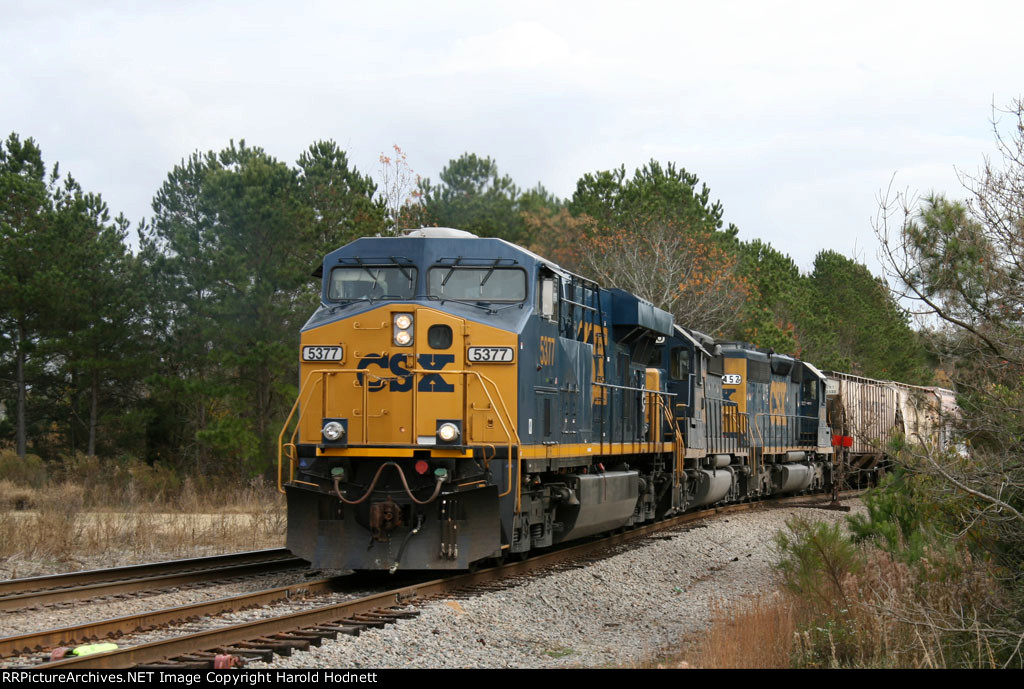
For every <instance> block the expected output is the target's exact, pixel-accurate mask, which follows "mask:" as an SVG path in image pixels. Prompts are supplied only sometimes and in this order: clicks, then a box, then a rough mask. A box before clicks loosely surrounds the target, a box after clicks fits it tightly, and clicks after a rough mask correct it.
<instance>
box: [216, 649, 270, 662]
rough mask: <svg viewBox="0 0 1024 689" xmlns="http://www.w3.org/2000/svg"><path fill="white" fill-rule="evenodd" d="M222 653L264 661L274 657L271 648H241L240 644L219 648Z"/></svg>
mask: <svg viewBox="0 0 1024 689" xmlns="http://www.w3.org/2000/svg"><path fill="white" fill-rule="evenodd" d="M220 651H221V652H222V653H230V654H231V655H236V656H241V657H243V658H259V659H260V660H262V661H263V662H264V663H269V662H270V661H271V660H273V659H274V650H273V649H271V648H241V647H240V646H226V647H224V648H221V649H220Z"/></svg>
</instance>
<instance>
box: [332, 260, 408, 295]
mask: <svg viewBox="0 0 1024 689" xmlns="http://www.w3.org/2000/svg"><path fill="white" fill-rule="evenodd" d="M415 293H416V269H415V268H413V267H408V266H402V267H399V266H358V267H355V266H353V267H349V266H340V267H338V268H334V269H333V270H332V271H331V282H330V285H329V286H328V290H327V298H328V299H331V300H333V301H341V300H346V299H369V300H373V299H410V298H412V296H413V295H414V294H415Z"/></svg>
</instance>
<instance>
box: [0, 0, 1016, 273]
mask: <svg viewBox="0 0 1024 689" xmlns="http://www.w3.org/2000/svg"><path fill="white" fill-rule="evenodd" d="M0 17H2V21H0V83H2V85H3V88H2V91H0V131H2V135H3V136H6V134H7V133H9V132H11V131H14V132H18V133H19V134H20V135H21V136H23V137H29V136H31V137H33V138H35V139H36V141H37V142H38V143H39V144H40V146H41V147H42V150H43V155H44V156H45V159H46V161H47V163H48V164H52V163H53V162H55V161H59V162H60V164H61V169H62V170H64V171H70V172H71V173H72V174H73V175H75V176H76V177H77V178H78V180H79V181H80V182H81V183H82V185H83V186H84V187H85V188H86V189H87V190H89V191H96V192H100V193H101V194H102V195H103V196H104V198H105V199H106V201H107V202H108V204H109V205H110V207H111V210H112V211H113V212H114V213H115V214H116V213H117V212H121V211H123V212H124V213H125V214H126V215H127V216H128V217H129V218H130V219H132V220H133V221H136V220H138V219H139V218H141V217H143V216H148V215H149V213H150V202H151V200H152V197H153V194H154V192H155V191H156V190H157V188H158V187H159V185H160V184H161V183H162V181H163V180H164V178H165V177H166V176H167V173H168V172H169V171H170V169H171V168H172V167H173V166H174V165H175V164H176V163H178V162H179V161H181V160H182V159H183V158H185V157H187V156H188V155H189V154H190V153H192V152H193V151H195V150H203V151H205V150H210V149H215V150H220V149H221V148H223V147H224V146H226V145H227V144H228V142H229V140H230V139H232V138H234V139H236V140H237V139H243V138H244V139H245V140H246V141H247V142H248V143H249V144H250V145H256V146H260V147H262V148H264V149H265V150H267V151H268V152H269V153H270V154H272V155H274V156H276V157H278V158H279V159H281V160H284V161H287V162H288V163H294V162H295V160H296V159H297V158H298V156H299V155H300V153H301V152H302V151H303V150H304V149H305V148H307V147H308V146H309V145H310V144H311V143H312V142H314V141H316V140H319V139H334V140H335V141H337V142H338V143H339V145H340V146H341V147H342V148H344V149H345V150H346V151H347V152H348V154H349V157H350V160H351V161H352V162H353V163H354V164H355V165H356V166H357V167H358V168H359V170H360V171H362V172H364V173H371V174H373V175H374V176H375V177H378V176H379V165H378V156H379V154H380V153H381V152H382V151H389V150H390V148H391V146H392V145H393V144H398V145H400V146H401V147H402V148H403V149H405V151H406V153H407V154H408V161H409V164H410V165H411V166H412V168H413V169H414V170H415V171H416V172H417V173H419V174H421V175H423V176H428V177H432V178H434V179H436V178H437V174H438V172H439V171H440V170H441V169H442V168H443V167H444V165H445V164H446V163H447V162H448V161H449V160H450V159H452V158H455V157H457V156H459V155H460V154H461V153H463V152H466V151H470V152H473V153H477V154H479V155H489V156H491V157H492V158H494V159H495V160H496V161H497V163H498V165H499V168H500V170H501V171H502V172H503V173H507V174H509V175H511V176H512V178H513V179H514V180H515V181H516V183H517V184H519V186H521V187H523V188H526V187H532V186H533V185H535V184H536V183H537V182H542V183H543V184H544V185H545V186H546V187H547V188H548V189H549V190H550V191H552V192H553V193H555V194H556V195H558V196H561V197H567V196H570V195H571V194H572V192H573V190H574V188H575V185H576V180H577V179H579V177H580V176H581V175H582V174H583V173H585V172H592V171H595V170H604V169H610V168H613V167H617V166H619V165H621V164H625V165H626V167H627V169H628V170H630V171H632V170H633V169H634V168H636V167H637V166H638V165H641V164H643V163H644V162H646V161H647V160H650V159H651V158H656V159H658V160H660V161H663V162H664V161H674V162H675V163H677V164H678V165H680V166H682V167H685V168H686V169H687V170H689V171H691V172H694V173H696V174H697V175H698V176H699V177H700V179H701V180H702V181H704V182H706V183H707V184H708V186H709V187H710V189H711V193H712V197H713V198H716V199H719V200H721V202H722V203H723V205H724V207H725V213H726V220H727V221H731V222H734V223H736V225H737V226H739V228H740V236H741V237H742V238H745V239H751V238H754V237H760V238H762V239H764V240H766V241H769V242H771V243H772V245H774V246H775V247H777V248H778V249H780V250H781V251H783V252H786V253H788V254H790V255H791V256H792V257H793V258H794V259H795V260H796V262H797V263H798V265H800V267H801V268H803V269H805V270H806V269H809V268H810V266H811V265H812V262H813V259H814V256H815V254H816V253H817V252H818V251H819V250H821V249H823V248H832V249H835V250H837V251H840V252H842V253H844V254H846V255H854V252H856V255H857V257H858V258H860V259H861V260H863V261H866V262H867V263H868V265H869V266H872V268H873V269H875V270H876V272H877V269H876V263H875V250H876V241H875V239H874V235H873V233H872V230H871V219H872V218H873V217H874V215H875V213H876V210H877V196H878V193H879V190H880V189H882V188H884V187H886V186H888V184H889V182H890V179H891V178H892V177H893V175H894V174H895V175H896V178H895V179H896V185H897V186H898V187H899V188H904V187H909V188H911V189H917V190H920V191H922V192H927V191H931V190H935V191H940V192H946V193H947V194H950V195H953V196H961V195H962V193H961V191H960V187H959V184H958V181H957V176H956V173H955V168H960V169H965V170H967V171H974V170H976V169H977V166H978V165H979V164H980V163H981V161H982V156H983V155H984V154H987V153H992V152H993V143H992V135H991V128H990V125H989V120H990V118H991V115H992V111H991V106H992V104H993V103H995V104H996V105H1006V104H1008V103H1009V102H1010V100H1011V99H1013V98H1015V97H1017V96H1020V95H1021V94H1024V78H1022V77H1024V59H1022V58H1024V49H1022V27H1024V3H1021V2H984V1H980V2H979V1H975V2H971V3H964V2H958V3H943V2H935V1H930V2H921V3H912V2H901V1H898V0H889V1H888V2H879V3H873V2H864V1H861V2H849V3H847V2H820V1H818V2H801V3H784V2H764V1H762V2H725V1H720V2H700V3H696V2H681V1H676V2H667V3H655V2H614V3H602V2H579V3H577V2H559V1H557V0H549V1H548V2H537V3H533V2H522V1H517V2H509V3H493V2H486V3H485V2H466V3H440V2H423V1H422V0H421V1H420V2H409V3H404V2H395V3H388V2H372V3H371V2H361V3H346V2H298V1H292V2H255V1H253V0H246V1H244V2H242V1H231V2H228V1H225V2H216V1H211V0H206V1H202V2H198V1H197V2H191V1H184V0H178V1H176V2H163V3H157V2H100V1H98V0H89V1H88V2H67V3H57V2H43V1H40V0H30V1H27V2H21V1H17V0H0Z"/></svg>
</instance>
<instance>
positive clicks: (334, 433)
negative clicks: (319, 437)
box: [322, 421, 345, 442]
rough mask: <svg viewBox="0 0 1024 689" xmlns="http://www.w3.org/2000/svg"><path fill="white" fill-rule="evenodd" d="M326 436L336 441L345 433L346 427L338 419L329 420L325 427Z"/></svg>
mask: <svg viewBox="0 0 1024 689" xmlns="http://www.w3.org/2000/svg"><path fill="white" fill-rule="evenodd" d="M322 432H323V434H324V438H326V439H327V440H330V441H331V442H334V441H335V440H337V439H338V438H340V437H341V436H343V435H345V427H344V426H342V425H341V424H340V423H338V422H337V421H328V422H327V423H325V424H324V427H323V431H322Z"/></svg>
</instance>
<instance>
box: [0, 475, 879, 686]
mask: <svg viewBox="0 0 1024 689" xmlns="http://www.w3.org/2000/svg"><path fill="white" fill-rule="evenodd" d="M859 494H860V493H859V492H850V493H844V494H842V496H843V497H844V498H849V497H855V496H856V495H859ZM828 500H829V497H828V496H798V497H791V498H783V499H780V500H775V501H767V502H757V503H744V504H739V505H730V506H726V507H718V508H712V509H708V510H701V511H698V512H692V513H688V514H685V515H681V516H678V517H674V518H671V519H668V520H665V521H661V522H657V523H655V524H650V525H645V526H641V527H638V528H636V529H633V530H630V531H626V532H624V533H619V534H614V535H612V536H608V537H605V538H602V539H599V540H595V541H594V542H590V543H584V544H581V545H575V546H572V547H567V548H564V549H560V550H557V551H553V552H550V553H546V554H543V555H539V556H535V557H531V558H529V559H528V560H525V561H522V562H512V563H506V564H503V565H501V566H498V567H493V568H490V569H486V570H482V571H479V572H471V573H467V574H458V575H453V576H448V577H443V578H439V579H433V580H430V581H423V582H418V583H412V584H409V585H406V586H401V587H397V588H393V589H391V590H388V591H384V592H381V593H375V594H372V595H369V596H362V597H360V598H356V599H352V600H347V601H343V602H340V603H332V604H330V605H319V606H314V607H310V608H308V609H304V610H300V611H297V612H288V613H286V614H283V615H276V616H272V617H268V618H264V619H259V620H254V621H246V622H242V623H238V624H229V625H226V626H221V627H218V628H216V629H210V630H206V631H200V632H194V633H188V634H184V635H180V636H172V637H170V638H166V639H160V640H156V641H148V642H143V643H139V644H136V645H132V646H128V647H126V648H121V649H118V650H116V651H110V652H106V653H97V654H93V655H86V656H82V657H69V658H65V659H62V660H57V661H51V662H44V663H42V664H38V665H33V666H32V667H34V668H38V669H50V668H53V669H56V668H81V669H87V668H88V669H101V668H105V669H111V668H126V667H146V668H156V667H161V668H175V669H192V668H212V667H214V664H215V663H216V662H217V656H228V655H233V656H238V657H248V658H260V659H263V660H269V659H270V658H271V657H272V656H273V655H274V654H275V653H276V654H286V655H290V654H291V653H292V652H293V651H294V650H308V649H309V647H310V646H319V645H320V643H321V640H322V639H324V638H331V639H334V638H337V637H338V635H344V634H347V635H358V634H359V633H360V632H361V631H362V630H364V629H367V628H373V627H383V626H385V625H387V624H392V623H394V622H397V621H399V620H401V619H404V618H408V617H412V616H415V615H418V614H419V613H418V611H416V610H415V609H412V608H411V606H417V605H420V604H423V603H425V602H427V601H429V600H431V599H433V598H436V597H439V596H452V595H456V596H459V595H474V594H476V593H478V592H481V591H491V590H495V589H501V588H507V587H509V586H511V585H514V583H512V582H511V580H512V579H516V578H519V577H522V576H525V575H528V574H535V573H537V572H540V571H545V570H548V571H550V570H557V569H559V568H562V567H579V566H583V564H581V563H583V562H585V561H587V560H588V559H589V560H590V561H593V560H596V559H601V558H603V557H607V556H608V555H609V554H611V553H613V552H615V549H616V547H619V546H622V545H624V544H627V543H629V542H631V541H635V540H638V539H642V538H646V537H648V536H650V535H651V534H654V533H656V532H658V531H663V530H667V529H672V528H675V527H678V526H681V525H683V524H686V523H689V522H693V521H697V520H700V519H704V518H707V517H708V516H711V515H715V514H725V513H731V512H737V511H741V510H748V509H753V508H760V507H765V506H768V507H770V506H772V505H785V506H808V507H809V506H818V507H820V506H822V504H823V503H827V502H828ZM344 579H346V578H344V577H334V578H328V579H319V580H316V581H309V582H305V583H303V584H299V585H295V586H289V587H281V588H278V589H272V590H268V591H260V592H256V593H251V594H242V595H239V596H233V597H230V598H225V599H221V600H218V601H210V602H208V603H202V604H197V605H193V606H182V607H179V608H172V609H168V610H162V611H156V612H150V613H143V614H141V615H133V616H128V617H123V618H116V619H112V620H105V621H103V622H98V623H89V624H85V625H78V626H76V627H71V628H67V629H56V630H49V631H46V632H40V633H35V634H25V635H20V636H18V637H9V638H7V639H0V656H8V655H11V654H13V653H24V652H31V651H41V650H43V649H47V648H52V647H54V646H58V645H69V644H72V643H80V642H82V641H91V640H98V639H103V638H111V637H113V638H117V637H119V636H120V635H122V634H131V633H134V632H138V631H141V630H145V629H153V628H156V627H160V626H165V625H169V624H174V623H176V622H180V621H181V620H186V619H193V618H196V617H200V616H203V615H212V614H219V613H222V612H225V611H228V610H241V609H243V608H248V607H252V606H258V605H268V604H270V603H273V602H276V601H282V600H290V599H294V598H299V597H303V596H309V595H315V594H321V593H328V592H336V591H339V590H342V589H343V588H344V586H345V584H344V583H343V580H344Z"/></svg>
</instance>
